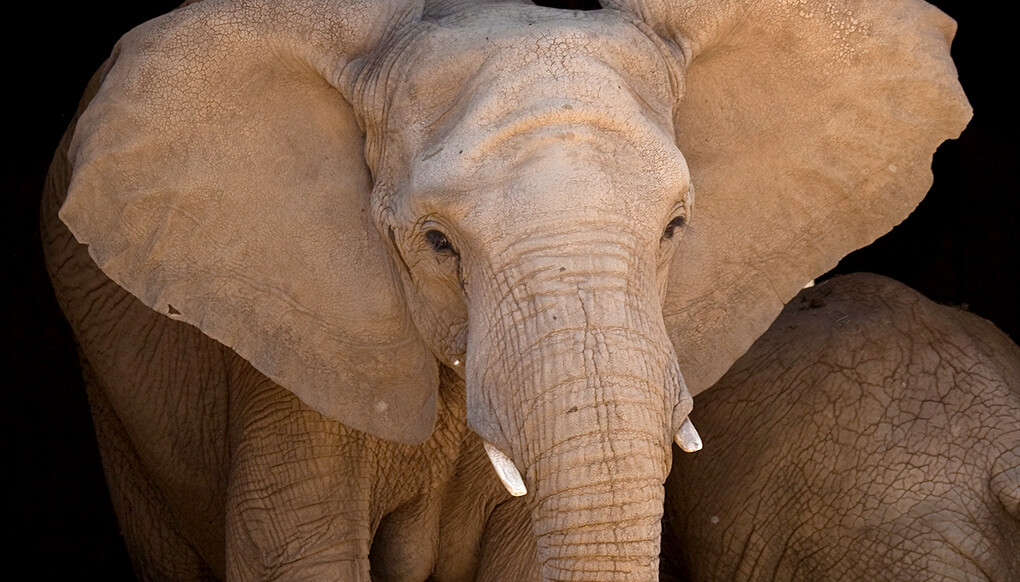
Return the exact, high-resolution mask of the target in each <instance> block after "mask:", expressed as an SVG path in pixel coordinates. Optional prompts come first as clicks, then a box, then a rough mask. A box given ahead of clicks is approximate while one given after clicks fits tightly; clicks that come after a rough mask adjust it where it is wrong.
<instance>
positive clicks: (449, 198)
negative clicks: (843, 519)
mask: <svg viewBox="0 0 1020 582" xmlns="http://www.w3.org/2000/svg"><path fill="white" fill-rule="evenodd" d="M667 4H668V5H667ZM954 32H955V23H954V22H953V21H952V20H951V19H949V18H948V17H947V16H945V15H944V14H942V13H941V12H940V11H938V10H937V9H935V8H934V7H932V6H930V5H928V4H926V3H924V2H921V1H920V0H870V1H864V0H839V1H829V2H824V3H822V2H808V1H807V0H801V1H798V2H782V3H759V2H750V1H733V2H722V1H717V2H693V1H686V0H685V1H682V2H671V3H664V2H658V1H654V0H649V1H646V2H638V1H637V0H633V1H632V0H613V1H607V2H605V3H604V7H603V8H602V9H600V10H594V11H587V12H578V11H571V10H557V9H553V8H548V7H539V6H534V5H532V4H530V3H527V2H520V1H492V2H463V1H456V0H447V1H435V2H421V1H414V0H383V1H376V2H363V1H357V0H284V1H282V2H269V1H268V0H204V1H201V2H190V3H187V4H186V5H184V6H182V7H180V8H178V9H177V10H174V11H172V12H170V13H169V14H167V15H165V16H162V17H160V18H157V19H155V20H153V21H150V22H148V23H145V24H143V25H141V26H139V27H137V28H135V29H134V30H132V31H131V32H129V33H128V34H126V35H125V36H124V37H123V38H122V39H121V40H120V41H119V42H118V44H117V46H116V47H115V48H114V50H113V53H112V55H111V57H110V59H109V60H108V61H107V63H106V64H105V65H104V66H103V68H102V69H101V70H100V72H99V73H97V75H96V77H95V78H94V79H93V81H92V82H91V83H90V86H89V89H88V90H87V91H86V94H85V97H84V98H83V100H82V105H81V108H80V110H79V114H78V116H77V117H76V119H75V121H74V122H73V123H72V127H71V128H69V129H68V132H67V134H66V135H65V137H64V140H63V142H62V143H61V146H60V148H59V149H58V152H57V154H56V155H55V157H54V161H53V164H52V166H51V170H50V174H49V176H48V178H47V185H46V191H45V193H44V199H43V217H42V232H43V238H44V248H45V253H46V258H47V267H48V270H49V272H50V276H51V279H52V281H53V285H54V289H55V291H56V294H57V298H58V301H59V303H60V305H61V308H62V310H63V311H64V313H65V315H66V317H67V319H68V320H69V322H70V324H71V327H72V329H73V331H74V333H75V336H76V338H77V342H78V346H79V352H80V356H81V361H82V367H83V373H84V375H85V377H86V383H87V390H88V394H89V400H90V405H91V407H92V414H93V418H94V424H95V426H96V432H97V438H98V440H99V444H100V450H101V455H102V459H103V466H104V472H105V474H106V477H107V481H108V483H109V486H110V490H111V497H112V499H113V504H114V509H115V512H116V513H117V517H118V521H119V523H120V527H121V529H122V530H123V532H124V536H125V539H126V543H127V545H128V549H129V552H130V554H131V556H132V561H133V563H134V566H135V569H136V571H137V572H138V573H139V576H140V577H141V578H144V579H150V578H173V579H210V578H216V579H223V578H227V579H236V580H246V579H265V578H326V577H329V578H333V579H337V578H339V579H345V580H369V579H373V580H390V579H393V580H426V579H431V580H469V579H472V577H474V576H476V575H477V574H478V572H479V564H480V563H481V562H480V555H481V553H482V550H483V548H484V545H485V543H486V542H485V540H486V539H488V538H487V536H489V535H490V534H488V533H487V530H486V527H487V522H488V521H489V519H490V517H491V516H493V515H497V514H499V512H500V511H501V510H500V508H501V507H503V506H504V505H506V504H507V502H508V500H510V498H511V496H522V498H523V501H522V503H524V504H526V507H527V508H528V515H527V520H528V523H529V524H530V525H531V528H532V534H533V535H534V536H535V544H536V545H535V547H536V550H535V552H534V560H535V568H536V569H537V571H538V572H539V573H540V574H539V575H540V576H541V577H542V579H544V580H568V579H569V580H582V579H585V580H624V579H626V580H655V579H657V577H658V570H659V553H660V541H661V540H660V538H661V535H660V534H661V526H660V522H661V518H662V515H663V504H664V496H665V489H664V482H665V481H666V477H667V475H668V474H669V472H670V467H671V464H672V463H673V459H672V452H671V450H672V444H671V443H672V442H674V441H675V442H677V443H678V444H679V445H680V446H681V447H682V448H684V449H685V450H688V451H694V450H697V449H698V448H700V446H701V440H700V437H699V435H698V433H697V431H696V429H695V428H694V425H693V424H692V423H691V422H690V420H689V418H688V416H689V413H690V411H691V409H692V401H693V396H694V395H696V394H698V393H699V392H701V391H704V390H705V389H706V388H708V387H709V386H711V385H712V384H713V383H714V382H715V381H716V380H717V379H718V378H719V377H721V376H722V375H723V373H724V372H725V371H726V370H727V369H728V368H729V366H730V365H731V364H732V363H733V362H734V361H735V360H736V359H737V358H738V357H739V356H740V355H742V354H743V353H744V352H745V351H746V350H747V348H748V347H749V346H750V344H751V343H752V342H753V341H754V340H755V339H756V338H757V337H758V336H759V335H760V334H761V333H763V332H764V331H765V329H766V328H767V327H768V326H769V324H770V323H771V322H772V320H773V319H774V318H775V317H776V316H777V315H778V314H779V312H780V311H781V309H782V307H783V305H784V303H785V302H786V301H788V300H789V299H791V298H792V297H793V296H794V295H795V294H796V293H797V291H799V290H800V289H801V288H802V287H803V285H804V284H805V283H806V282H807V281H809V280H811V279H813V278H814V277H817V276H819V275H820V274H822V273H824V272H825V271H827V270H828V269H829V268H831V267H832V266H833V265H834V264H835V263H836V262H837V261H838V260H839V258H840V257H842V256H843V255H845V254H846V253H848V252H850V251H851V250H853V249H856V248H859V247H861V246H864V245H866V244H869V243H870V242H871V241H873V240H874V239H875V238H877V237H878V236H880V235H881V234H883V233H884V232H886V231H888V230H889V229H891V228H892V227H893V226H895V225H896V224H897V223H898V222H900V221H901V220H902V219H903V218H904V217H905V216H906V215H907V214H908V213H909V212H910V211H911V209H913V208H914V207H915V206H916V204H917V203H918V202H919V201H920V199H921V198H922V197H923V196H924V194H925V192H926V191H927V189H928V187H929V186H930V184H931V181H932V176H931V171H930V163H931V156H932V153H933V152H934V151H935V149H936V148H937V147H938V145H939V144H940V143H941V142H942V141H944V140H946V139H951V138H954V137H956V136H958V135H959V133H960V131H962V129H963V127H964V126H965V125H966V123H967V121H968V120H969V118H970V114H971V110H970V106H969V104H968V103H967V99H966V97H965V95H964V94H963V91H962V89H961V88H960V86H959V83H958V82H957V77H956V71H955V68H954V65H953V63H952V60H951V58H950V56H949V44H950V42H951V39H952V36H953V34H954ZM695 189H696V190H697V203H696V204H695V196H694V193H695ZM490 461H491V467H490ZM493 468H494V469H495V471H493ZM489 531H492V530H489ZM482 565H483V566H484V563H483V564H482Z"/></svg>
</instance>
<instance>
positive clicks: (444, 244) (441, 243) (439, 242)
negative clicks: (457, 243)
mask: <svg viewBox="0 0 1020 582" xmlns="http://www.w3.org/2000/svg"><path fill="white" fill-rule="evenodd" d="M425 240H426V241H428V243H429V246H431V247H432V250H433V251H435V252H437V253H454V254H455V253H456V252H457V251H455V250H453V245H451V244H450V240H449V239H448V238H446V235H445V234H443V233H441V232H439V231H438V230H428V231H426V232H425Z"/></svg>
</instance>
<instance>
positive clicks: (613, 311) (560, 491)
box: [468, 241, 691, 581]
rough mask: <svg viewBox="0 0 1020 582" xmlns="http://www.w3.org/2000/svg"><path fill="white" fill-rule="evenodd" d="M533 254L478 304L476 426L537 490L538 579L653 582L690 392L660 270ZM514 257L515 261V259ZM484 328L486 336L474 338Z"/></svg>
mask: <svg viewBox="0 0 1020 582" xmlns="http://www.w3.org/2000/svg"><path fill="white" fill-rule="evenodd" d="M577 246H578V244H577V243H576V241H574V242H573V244H566V243H562V242H561V243H558V244H557V243H555V242H553V243H551V244H549V245H548V246H547V247H545V248H541V249H536V248H534V245H533V246H532V248H529V249H527V250H526V252H525V254H528V255H530V258H529V260H528V261H526V262H518V263H513V262H509V263H510V264H511V265H522V264H523V265H525V266H524V267H523V268H522V267H517V268H514V267H506V268H504V269H502V270H500V271H498V272H497V273H495V276H492V277H489V278H487V280H489V281H491V282H493V283H492V284H490V285H488V286H486V287H485V288H483V289H480V288H479V287H477V286H476V287H474V288H473V289H472V291H473V297H472V299H475V298H477V297H479V296H480V295H481V296H482V297H484V299H487V300H483V303H484V304H485V305H487V306H495V308H491V307H490V308H488V309H484V310H481V311H478V313H479V315H480V317H474V316H473V317H472V319H471V321H472V328H471V331H470V334H471V335H472V337H482V338H486V339H485V341H481V342H470V343H469V345H472V346H477V349H475V350H474V351H473V352H472V351H469V353H468V363H469V367H468V385H469V388H468V391H469V395H468V410H469V413H468V414H469V423H470V424H471V425H472V427H473V428H474V429H475V430H476V431H478V432H479V434H481V435H482V436H483V438H486V439H488V440H489V441H490V442H492V443H493V444H495V445H496V446H497V447H498V448H500V449H501V450H503V451H504V452H506V453H507V454H508V455H509V456H510V457H511V458H512V459H513V460H514V461H515V462H516V463H517V466H518V468H519V469H520V470H521V473H522V475H523V476H524V480H525V484H526V485H527V487H528V489H529V495H528V498H527V499H528V502H529V505H530V507H531V510H532V519H533V524H534V533H535V536H536V541H537V553H538V556H537V557H538V560H539V563H540V564H541V572H542V577H543V579H544V580H572V581H576V580H599V581H601V580H656V579H657V573H658V556H659V537H660V531H661V530H660V519H661V516H662V507H663V482H664V481H665V479H666V476H667V474H668V473H669V465H670V456H669V452H670V442H671V438H672V435H673V434H674V431H675V428H676V427H678V426H679V424H678V420H677V419H679V420H682V419H683V418H684V417H686V414H687V412H688V411H689V410H690V406H691V404H690V397H689V396H688V395H687V392H686V390H685V389H684V388H683V381H682V379H681V378H680V376H679V373H678V371H677V367H676V358H675V356H674V354H673V351H672V346H671V344H670V343H669V341H668V339H667V338H666V335H665V329H664V326H663V324H662V318H661V313H660V309H661V308H660V303H659V301H658V294H657V291H656V285H655V275H654V270H651V269H646V270H644V271H641V270H637V269H635V268H634V262H635V261H634V260H633V258H632V255H633V253H632V250H631V249H627V248H626V247H625V246H624V245H622V244H619V243H617V244H615V245H613V244H602V245H601V246H599V247H591V246H589V247H588V248H586V249H583V250H582V251H581V252H577V253H576V254H574V255H573V256H572V257H565V256H562V253H563V251H562V250H561V249H564V248H571V247H574V248H576V247H577ZM510 256H515V254H514V253H510ZM475 334H479V335H475Z"/></svg>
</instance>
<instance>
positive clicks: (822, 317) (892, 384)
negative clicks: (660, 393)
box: [663, 274, 1020, 581]
mask: <svg viewBox="0 0 1020 582" xmlns="http://www.w3.org/2000/svg"><path fill="white" fill-rule="evenodd" d="M692 417H693V418H694V419H695V420H696V421H697V426H698V427H699V428H700V429H701V432H702V435H703V437H704V438H705V441H706V445H705V450H704V453H703V454H699V455H691V456H687V457H681V456H680V455H676V456H675V457H674V460H673V472H672V473H671V474H670V477H669V479H668V481H667V485H666V487H667V493H666V517H665V520H664V524H665V526H664V527H665V531H666V533H665V534H664V536H665V537H664V542H663V556H664V562H665V561H670V562H671V563H672V564H671V565H672V566H673V569H672V571H674V572H682V573H683V574H684V575H685V577H683V578H680V579H685V580H692V581H700V580H737V579H739V580H819V581H825V580H1001V581H1007V580H1018V579H1020V422H1018V419H1020V348H1018V347H1017V345H1016V344H1014V343H1013V342H1011V341H1010V339H1009V337H1008V336H1006V334H1004V333H1002V332H1000V331H999V330H998V329H996V328H995V326H994V325H992V324H991V323H989V322H988V321H985V320H983V319H981V318H979V317H977V316H976V315H972V314H970V313H967V312H965V311H961V310H959V309H956V308H953V307H948V306H942V305H938V304H936V303H934V302H932V301H930V300H928V299H926V298H925V297H923V296H922V295H920V294H919V293H917V292H916V291H914V290H912V289H910V288H909V287H906V286H904V285H902V284H900V283H897V282H895V281H892V280H890V279H886V278H884V277H879V276H877V275H865V274H856V275H847V276H843V277H838V278H835V279H832V280H829V281H827V282H825V283H824V284H822V285H819V286H817V287H814V288H811V289H808V290H806V291H804V292H802V293H801V294H800V295H798V297H797V298H796V299H795V300H794V301H792V302H791V303H790V304H788V305H787V306H786V308H785V310H784V311H783V313H782V315H780V316H779V318H778V319H777V320H776V323H775V325H773V326H772V327H771V328H770V329H769V331H768V332H767V333H766V334H765V335H763V336H762V337H761V338H760V339H759V340H758V341H757V342H756V343H755V344H754V345H753V346H752V348H751V349H750V350H749V351H748V352H747V353H746V354H744V356H743V357H742V358H741V359H740V360H738V361H737V363H736V364H735V365H734V366H733V368H731V369H730V370H729V371H728V372H727V373H726V375H725V376H724V377H723V378H722V379H721V380H720V381H719V382H718V383H717V384H716V385H715V386H714V387H713V388H712V389H711V390H709V391H707V392H705V393H703V394H701V395H699V396H698V397H697V398H696V399H695V412H694V413H693V414H692Z"/></svg>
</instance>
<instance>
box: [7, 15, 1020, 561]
mask: <svg viewBox="0 0 1020 582" xmlns="http://www.w3.org/2000/svg"><path fill="white" fill-rule="evenodd" d="M934 3H935V4H936V5H937V6H939V7H940V8H942V9H943V10H944V11H946V12H947V13H949V14H950V15H951V16H953V17H954V18H956V20H957V21H958V23H959V31H958V33H957V37H956V41H955V43H954V46H953V55H954V57H955V59H956V63H957V67H958V69H959V72H960V79H961V83H962V84H963V87H964V89H965V90H966V91H967V94H968V96H969V98H970V100H971V103H972V105H973V106H974V111H975V115H974V119H973V121H971V124H970V126H969V127H968V129H967V130H966V131H965V132H964V134H963V136H962V137H961V138H960V139H959V140H957V141H954V142H949V143H946V144H944V145H943V146H942V148H941V149H940V150H939V151H938V153H937V154H936V156H935V186H934V188H933V189H932V191H931V193H930V194H929V195H928V198H927V199H926V200H925V201H924V202H923V203H922V204H921V206H920V207H919V208H918V209H917V211H915V212H914V214H913V215H912V216H911V217H910V218H909V219H908V220H907V221H906V222H904V223H903V224H902V225H901V226H899V227H898V228H897V229H896V230H894V231H893V232H892V233H891V234H889V235H887V236H886V237H884V238H882V239H881V240H879V241H878V242H877V243H876V244H874V245H872V246H871V247H869V248H866V249H863V250H861V251H858V252H857V253H854V254H853V255H851V256H850V257H847V258H846V259H844V261H843V262H842V263H841V264H840V266H839V267H838V270H839V271H841V272H851V271H872V272H877V273H882V274H885V275H889V276H891V277H894V278H896V279H899V280H901V281H903V282H905V283H907V284H909V285H911V286H913V287H914V288H916V289H918V290H920V291H922V292H923V293H925V294H926V295H928V296H929V297H931V298H933V299H936V300H938V301H941V302H944V303H950V304H955V305H961V306H964V307H965V308H967V309H969V310H971V311H973V312H974V313H977V314H979V315H981V316H983V317H986V318H988V319H991V320H992V321H993V322H995V323H996V324H997V325H998V326H999V327H1000V328H1001V329H1003V330H1004V331H1006V332H1007V333H1009V334H1010V335H1011V336H1012V337H1013V339H1014V341H1016V340H1017V339H1018V338H1020V316H1018V307H1017V303H1018V298H1020V282H1018V275H1017V266H1018V265H1017V260H1016V251H1017V248H1018V244H1017V243H1018V237H1017V229H1016V226H1017V211H1018V197H1017V188H1016V185H1015V181H1014V180H1013V178H1012V172H1013V171H1014V170H1015V169H1016V168H1015V164H1016V160H1017V157H1016V153H1017V148H1016V143H1015V142H1014V141H1013V138H1014V137H1015V136H1016V121H1017V120H1016V115H1015V113H1014V107H1015V106H1016V104H1017V102H1018V100H1017V98H1016V94H1015V93H1014V92H1013V89H1012V88H1010V89H1007V88H1006V83H1007V82H1008V83H1009V84H1010V86H1011V85H1012V84H1013V82H1014V81H1015V78H1016V74H1017V70H1018V68H1017V64H1016V60H1015V59H1016V57H1015V53H1016V49H1015V44H1016V40H1017V39H1016V38H1015V36H1016V33H1015V32H1014V26H1013V23H1012V22H1011V21H1010V19H1009V18H1007V17H1006V16H1005V15H1003V14H1001V13H999V12H996V11H994V10H992V9H991V8H990V6H991V5H990V4H989V3H979V2H959V1H948V0H945V1H938V2H934ZM19 4H20V6H19V8H20V9H21V10H22V13H21V15H19V16H15V15H14V14H13V13H8V18H7V24H6V30H5V31H4V35H3V37H4V39H5V40H4V42H5V43H6V44H7V45H8V46H6V47H5V50H4V52H3V55H4V56H5V57H6V59H5V63H4V65H5V66H4V69H3V72H4V93H5V107H4V112H5V113H6V115H7V119H6V124H7V126H8V128H7V131H6V132H5V135H6V136H7V137H10V138H11V139H10V140H9V141H7V142H6V150H7V152H6V154H5V155H3V156H2V160H3V164H4V168H3V194H4V195H3V196H2V204H3V208H2V211H3V214H2V216H3V222H2V224H3V226H4V228H3V229H2V233H0V236H2V237H3V242H2V244H0V253H2V254H0V256H2V258H3V261H4V264H5V267H6V268H5V269H4V270H5V272H6V273H7V275H6V276H5V277H3V293H4V295H3V302H2V309H0V315H2V317H3V319H2V320H0V331H2V333H0V341H2V342H3V350H2V352H0V353H2V354H3V358H4V360H5V361H4V366H5V369H6V370H8V371H9V372H10V374H8V375H7V376H6V378H8V383H7V386H6V388H7V393H8V394H9V396H10V398H8V399H7V400H6V401H4V403H3V405H2V410H3V417H2V418H3V423H2V424H3V426H4V428H5V429H6V430H8V431H9V432H10V434H9V436H8V438H6V439H5V441H4V442H5V443H6V444H8V446H10V449H11V450H10V451H8V453H7V455H8V456H7V458H8V459H10V460H11V463H9V464H6V466H7V467H8V468H7V469H6V470H5V471H4V474H5V475H6V478H5V479H4V481H6V483H7V484H8V485H9V487H10V492H9V493H8V494H7V495H5V496H4V497H3V499H4V501H5V506H4V511H5V514H6V515H5V516H4V518H5V519H4V521H5V523H7V524H8V532H9V535H13V536H14V537H13V539H14V544H13V545H11V544H10V542H8V543H7V544H6V548H7V549H8V550H9V551H10V553H9V559H8V565H9V566H13V567H15V570H17V566H18V565H19V564H20V565H23V566H25V567H27V568H30V569H31V570H30V571H31V576H32V578H35V579H52V578H57V577H64V576H71V575H73V576H82V575H91V576H98V577H101V578H102V579H107V580H110V579H117V580H119V579H130V578H131V576H132V575H131V571H130V566H129V564H128V562H127V558H126V554H125V553H124V549H123V545H122V543H121V542H120V538H119V534H118V531H117V526H116V522H115V521H114V519H113V515H112V511H111V508H110V503H109V499H108V497H107V494H106V489H105V484H104V482H103V476H102V472H101V469H100V465H99V457H98V452H97V450H96V446H95V437H94V435H93V432H92V427H91V421H90V419H89V416H88V410H87V403H86V400H85V394H84V390H83V388H82V383H81V380H80V377H79V375H78V369H77V362H76V355H75V349H74V343H73V339H72V338H71V335H70V330H69V328H68V326H67V323H66V322H65V321H64V320H63V318H62V316H61V314H60V312H59V310H58V309H57V306H56V303H55V301H54V299H53V292H52V290H51V289H50V286H49V282H48V280H47V278H46V274H45V270H44V268H43V263H42V253H41V249H40V244H39V233H38V224H37V222H38V204H39V192H40V190H41V187H42V182H43V177H44V175H45V172H46V168H47V165H48V164H49V160H50V157H51V156H52V152H53V150H54V148H55V147H56V145H57V142H58V141H59V139H60V136H61V134H62V133H63V131H64V128H65V127H66V125H67V123H68V122H69V120H70V118H71V115H72V114H73V112H74V110H75V108H76V106H77V102H78V99H79V97H80V95H81V92H82V90H83V89H84V87H85V84H86V82H87V81H88V78H89V77H90V76H91V74H92V73H93V72H94V71H95V69H96V68H97V67H98V66H99V64H100V63H101V62H102V61H103V60H104V59H105V58H106V56H107V55H108V54H109V51H110V48H111V47H112V46H113V44H114V42H116V40H117V38H118V37H119V36H120V35H121V34H122V33H123V32H125V31H126V30H128V29H130V28H131V27H132V26H134V25H135V24H137V23H139V22H142V21H144V20H146V19H148V18H151V17H153V16H156V15H158V14H160V13H162V12H164V11H166V10H169V9H170V8H172V7H173V6H174V4H175V3H174V2H166V1H160V2H149V3H133V4H127V3H123V4H122V5H117V4H111V3H105V4H100V3H78V4H76V5H74V6H70V7H66V6H65V7H55V6H49V5H44V4H42V3H35V4H33V5H29V6H26V5H24V4H21V3H19Z"/></svg>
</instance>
